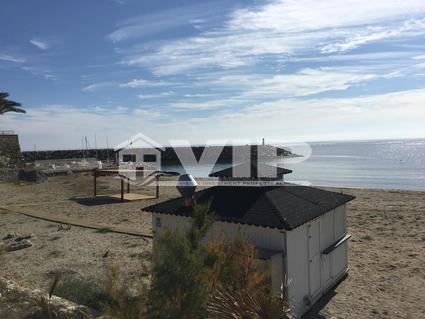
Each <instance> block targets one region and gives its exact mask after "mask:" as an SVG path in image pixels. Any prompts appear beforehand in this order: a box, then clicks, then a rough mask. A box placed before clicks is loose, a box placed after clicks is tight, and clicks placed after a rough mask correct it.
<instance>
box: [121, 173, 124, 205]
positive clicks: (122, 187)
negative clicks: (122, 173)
mask: <svg viewBox="0 0 425 319" xmlns="http://www.w3.org/2000/svg"><path fill="white" fill-rule="evenodd" d="M121 200H124V179H123V178H121Z"/></svg>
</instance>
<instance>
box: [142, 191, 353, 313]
mask: <svg viewBox="0 0 425 319" xmlns="http://www.w3.org/2000/svg"><path fill="white" fill-rule="evenodd" d="M353 199H354V197H353V196H350V195H346V194H342V193H336V192H331V191H327V190H322V189H318V188H313V187H306V186H298V185H292V184H283V185H274V186H263V187H259V186H220V185H219V186H215V187H210V188H207V189H204V190H201V191H198V192H195V193H194V196H193V200H194V202H196V203H197V204H202V203H207V202H211V210H212V211H214V213H215V216H216V219H217V221H216V223H214V225H213V226H212V229H211V230H210V232H209V234H208V235H207V239H206V240H210V239H212V238H216V236H219V235H223V234H224V235H225V236H226V237H228V238H235V237H237V236H239V235H240V234H241V233H243V234H245V236H246V237H247V239H248V240H249V242H250V243H252V244H253V245H255V246H256V247H257V249H258V253H259V254H258V257H259V258H260V259H265V260H267V263H268V264H269V265H270V267H271V273H272V285H273V289H275V290H276V291H280V289H281V286H282V283H283V282H284V281H285V279H287V280H288V281H289V285H288V286H287V288H286V289H287V294H288V296H289V301H290V304H291V306H292V308H293V312H294V314H295V316H296V317H300V316H301V315H303V314H304V313H305V312H307V311H308V310H309V309H310V308H311V306H312V305H313V304H314V303H315V302H316V301H317V300H318V299H319V298H320V297H321V296H323V295H324V294H325V293H326V292H327V291H329V290H330V289H331V288H332V287H333V286H334V285H335V284H336V283H338V282H339V281H340V280H341V279H342V278H344V276H345V275H346V273H347V271H348V263H347V249H348V248H347V240H348V239H349V238H350V235H349V234H348V233H347V223H346V215H347V213H346V209H347V208H346V205H347V203H348V202H349V201H351V200H353ZM187 202H188V201H187V198H184V197H183V196H182V197H180V198H175V199H170V200H167V201H164V202H162V203H159V204H156V205H152V206H149V207H147V208H144V210H145V211H149V212H152V223H153V225H152V229H153V234H154V247H155V248H158V247H157V244H156V243H157V242H156V241H157V239H158V236H159V235H160V234H161V232H162V231H163V230H164V229H167V228H168V229H173V230H177V231H182V230H184V229H185V228H186V227H188V226H189V224H190V218H191V216H192V211H193V206H191V205H187Z"/></svg>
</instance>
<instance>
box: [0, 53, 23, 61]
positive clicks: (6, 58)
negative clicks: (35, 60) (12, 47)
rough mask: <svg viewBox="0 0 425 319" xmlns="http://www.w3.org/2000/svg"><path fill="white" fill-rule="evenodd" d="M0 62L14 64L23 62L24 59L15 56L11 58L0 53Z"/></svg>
mask: <svg viewBox="0 0 425 319" xmlns="http://www.w3.org/2000/svg"><path fill="white" fill-rule="evenodd" d="M0 60H2V61H7V62H14V63H23V62H25V59H23V58H19V57H15V56H12V55H9V54H1V53H0Z"/></svg>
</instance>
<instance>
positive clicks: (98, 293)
mask: <svg viewBox="0 0 425 319" xmlns="http://www.w3.org/2000/svg"><path fill="white" fill-rule="evenodd" d="M55 295H56V296H59V297H62V298H65V299H68V300H71V301H73V302H75V303H77V304H80V305H85V306H88V307H90V308H93V309H97V310H100V308H101V305H102V304H107V303H109V302H110V301H111V297H110V296H109V295H108V294H107V293H106V292H105V291H104V290H102V289H101V288H99V287H98V286H97V285H95V284H94V283H92V282H89V281H85V280H82V279H79V278H68V279H64V280H63V281H61V282H59V283H58V285H57V287H56V290H55Z"/></svg>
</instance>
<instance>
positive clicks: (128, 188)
mask: <svg viewBox="0 0 425 319" xmlns="http://www.w3.org/2000/svg"><path fill="white" fill-rule="evenodd" d="M128 193H130V179H129V178H127V194H128Z"/></svg>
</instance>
